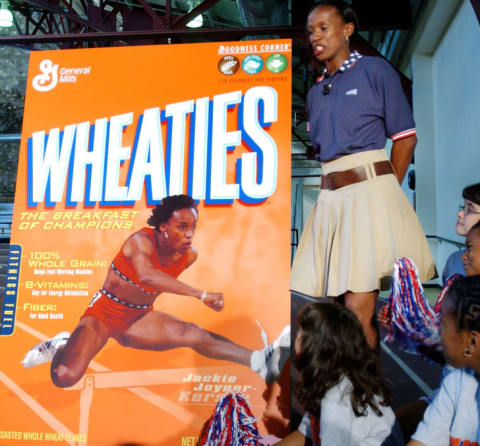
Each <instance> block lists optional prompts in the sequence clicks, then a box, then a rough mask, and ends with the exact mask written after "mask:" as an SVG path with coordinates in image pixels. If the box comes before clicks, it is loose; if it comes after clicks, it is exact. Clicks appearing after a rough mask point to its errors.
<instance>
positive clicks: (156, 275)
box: [122, 232, 224, 311]
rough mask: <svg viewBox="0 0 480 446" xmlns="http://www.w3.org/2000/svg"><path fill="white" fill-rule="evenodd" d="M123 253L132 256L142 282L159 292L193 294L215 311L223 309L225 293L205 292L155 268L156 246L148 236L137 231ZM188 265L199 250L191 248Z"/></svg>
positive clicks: (128, 241)
mask: <svg viewBox="0 0 480 446" xmlns="http://www.w3.org/2000/svg"><path fill="white" fill-rule="evenodd" d="M122 249H123V253H124V255H125V256H126V257H128V258H130V260H131V262H132V266H133V268H134V269H135V272H136V273H137V277H138V278H139V280H140V282H141V283H143V284H145V285H147V286H148V287H150V288H153V289H155V290H156V291H158V292H159V293H162V292H168V293H174V294H181V295H183V296H191V297H195V298H197V299H200V300H202V301H203V303H204V304H205V305H207V306H209V307H210V308H212V309H213V310H215V311H221V310H222V309H223V307H224V302H223V294H222V293H213V292H205V291H203V290H200V289H198V288H195V287H193V286H190V285H188V284H186V283H184V282H182V281H180V280H178V279H175V278H174V277H172V276H169V275H168V274H166V273H164V272H163V271H160V270H159V269H157V268H155V266H154V265H153V263H152V261H151V260H150V258H151V255H152V253H153V250H154V249H155V246H154V245H153V243H152V242H151V240H150V239H149V237H148V236H146V235H144V234H143V233H141V232H137V233H136V234H134V235H133V236H131V237H130V238H129V239H128V240H127V241H126V242H125V244H124V245H123V248H122ZM188 255H189V258H188V261H187V267H188V266H190V265H191V264H192V263H193V262H195V260H196V259H197V252H196V250H195V249H193V248H192V249H191V250H190V252H189V254H188Z"/></svg>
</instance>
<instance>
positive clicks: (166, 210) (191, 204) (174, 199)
mask: <svg viewBox="0 0 480 446" xmlns="http://www.w3.org/2000/svg"><path fill="white" fill-rule="evenodd" d="M180 209H195V211H196V212H197V214H198V209H197V203H196V202H195V200H194V199H193V198H192V197H190V196H189V195H170V196H168V197H165V198H164V199H163V200H162V201H161V202H160V204H157V205H156V206H155V207H154V208H153V210H152V215H150V217H149V219H148V220H147V224H148V225H149V226H153V227H154V228H155V229H156V230H157V231H158V230H159V228H160V225H161V224H162V223H166V222H167V221H168V220H169V219H170V217H171V216H172V214H173V213H174V212H175V211H178V210H180Z"/></svg>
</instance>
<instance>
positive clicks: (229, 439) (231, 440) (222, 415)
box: [197, 392, 260, 446]
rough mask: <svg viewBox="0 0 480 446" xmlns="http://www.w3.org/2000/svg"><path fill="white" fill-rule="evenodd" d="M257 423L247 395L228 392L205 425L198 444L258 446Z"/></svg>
mask: <svg viewBox="0 0 480 446" xmlns="http://www.w3.org/2000/svg"><path fill="white" fill-rule="evenodd" d="M259 441H260V435H259V433H258V428H257V423H256V420H255V417H254V416H253V414H252V411H251V409H250V406H249V405H248V403H247V401H246V399H245V397H244V396H243V395H241V394H240V393H232V392H230V393H227V394H226V395H224V396H223V397H222V399H221V400H220V401H219V402H218V403H217V406H216V408H215V412H214V413H213V415H212V416H211V417H210V419H209V420H208V421H207V422H206V423H205V425H204V426H203V429H202V432H201V434H200V438H199V439H198V443H197V446H237V445H245V446H257V445H258V444H259Z"/></svg>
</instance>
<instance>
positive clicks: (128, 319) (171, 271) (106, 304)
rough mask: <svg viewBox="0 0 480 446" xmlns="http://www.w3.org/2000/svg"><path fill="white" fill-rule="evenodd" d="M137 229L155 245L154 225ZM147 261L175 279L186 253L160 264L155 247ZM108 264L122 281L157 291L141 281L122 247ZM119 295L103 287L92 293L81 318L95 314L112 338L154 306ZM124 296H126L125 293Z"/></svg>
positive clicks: (146, 289) (180, 270) (185, 262)
mask: <svg viewBox="0 0 480 446" xmlns="http://www.w3.org/2000/svg"><path fill="white" fill-rule="evenodd" d="M140 231H141V232H144V233H145V234H147V235H148V236H149V238H150V240H151V241H152V243H153V245H154V246H156V243H155V230H154V229H153V228H142V229H140ZM150 260H151V262H152V263H153V265H154V266H155V269H158V270H160V271H162V272H164V273H166V274H168V275H169V276H171V277H174V278H177V277H178V276H179V274H180V273H181V272H182V271H183V270H184V269H185V268H186V266H187V261H188V253H185V254H183V255H182V256H180V258H179V259H178V260H177V261H176V262H174V263H172V264H171V265H168V266H163V265H160V262H159V259H158V253H157V250H156V249H154V250H153V252H152V255H151V256H150ZM111 267H112V268H113V270H114V271H115V273H116V274H118V275H119V276H120V277H121V278H122V279H123V280H125V281H126V282H128V283H130V284H132V285H134V286H136V287H137V288H139V289H141V290H142V291H144V292H145V293H149V294H158V291H156V290H154V289H153V288H150V287H148V286H146V285H144V284H142V283H140V281H139V279H138V276H137V273H136V271H135V268H134V267H133V265H132V262H131V261H130V259H128V258H127V257H125V255H124V254H123V250H122V249H120V251H119V252H118V254H117V255H116V256H115V259H114V260H113V263H112V266H111ZM122 297H123V296H118V297H117V296H115V295H113V294H112V293H110V292H109V291H108V290H106V289H104V288H102V289H101V290H100V291H98V292H97V293H96V294H95V296H94V297H93V299H92V301H91V302H90V305H89V307H88V308H87V310H86V311H85V313H84V314H83V315H82V317H84V316H93V317H95V318H96V319H98V320H99V321H100V322H102V324H103V325H104V326H105V327H106V328H107V330H108V335H109V336H112V337H115V336H116V335H120V334H122V333H124V332H125V331H126V330H127V329H128V328H129V327H130V326H131V325H132V324H133V323H134V322H135V321H137V320H138V319H140V318H141V317H142V316H144V315H145V314H146V313H148V312H149V311H152V310H153V305H134V304H131V303H129V302H128V300H123V299H122ZM126 298H127V299H128V297H127V296H126Z"/></svg>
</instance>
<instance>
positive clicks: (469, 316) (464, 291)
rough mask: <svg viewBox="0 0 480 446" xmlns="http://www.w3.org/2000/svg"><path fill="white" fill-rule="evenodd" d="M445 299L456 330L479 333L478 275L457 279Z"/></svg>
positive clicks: (479, 294)
mask: <svg viewBox="0 0 480 446" xmlns="http://www.w3.org/2000/svg"><path fill="white" fill-rule="evenodd" d="M479 228H480V226H479ZM447 298H448V300H449V302H450V303H451V304H452V305H451V306H449V307H447V308H450V309H451V310H452V309H453V316H454V317H455V319H456V321H457V327H458V329H459V330H466V331H473V330H475V331H478V332H480V275H475V276H467V277H459V278H458V279H457V280H455V282H454V283H453V284H452V286H451V287H450V289H449V290H448V291H447Z"/></svg>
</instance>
